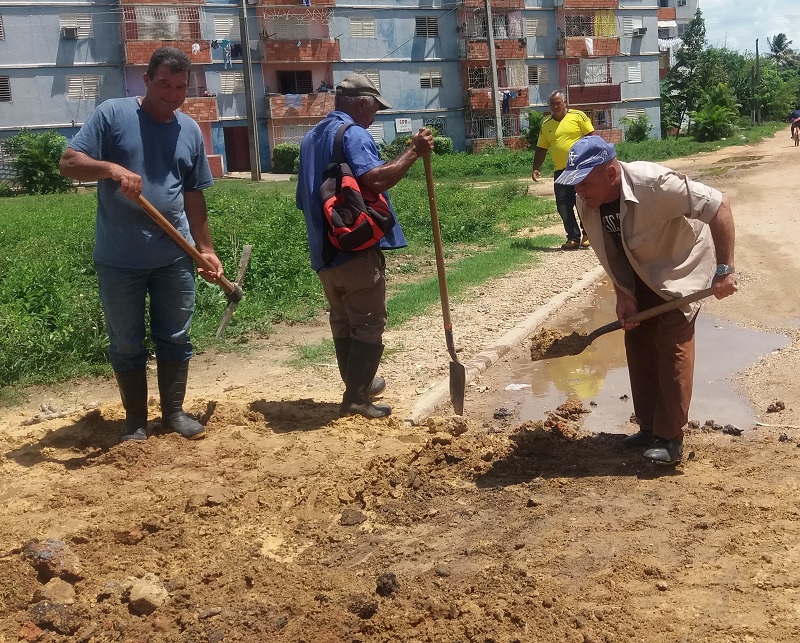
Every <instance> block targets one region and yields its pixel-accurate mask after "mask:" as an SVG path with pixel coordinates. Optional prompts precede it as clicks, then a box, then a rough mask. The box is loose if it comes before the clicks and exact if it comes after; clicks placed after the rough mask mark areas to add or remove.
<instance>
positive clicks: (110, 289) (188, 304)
mask: <svg viewBox="0 0 800 643" xmlns="http://www.w3.org/2000/svg"><path fill="white" fill-rule="evenodd" d="M95 270H97V280H98V282H99V283H100V301H101V302H102V304H103V312H104V313H105V317H106V330H107V331H108V339H109V347H108V357H109V359H110V361H111V366H112V368H113V369H114V370H115V371H132V370H135V369H137V368H142V367H144V365H145V364H146V363H147V348H146V347H145V335H146V329H145V303H146V298H147V295H149V296H150V336H151V338H152V340H153V343H154V344H155V348H156V359H157V360H158V361H160V362H162V361H163V362H184V361H186V360H188V359H190V358H191V356H192V343H191V341H190V340H189V325H190V323H191V321H192V313H193V312H194V289H195V284H194V264H193V263H192V260H191V259H190V258H189V257H188V256H187V257H184V258H182V259H180V260H179V261H176V262H175V263H173V264H170V265H169V266H164V267H163V268H153V269H148V270H135V269H130V268H113V267H111V266H106V265H103V264H99V263H95Z"/></svg>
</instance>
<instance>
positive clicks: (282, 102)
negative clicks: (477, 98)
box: [264, 92, 335, 119]
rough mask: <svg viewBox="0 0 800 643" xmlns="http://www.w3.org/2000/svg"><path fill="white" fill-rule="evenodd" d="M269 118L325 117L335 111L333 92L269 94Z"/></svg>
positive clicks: (267, 100)
mask: <svg viewBox="0 0 800 643" xmlns="http://www.w3.org/2000/svg"><path fill="white" fill-rule="evenodd" d="M264 98H265V99H266V102H267V118H301V117H309V118H319V119H322V118H324V117H325V116H326V115H327V114H328V112H331V111H333V103H334V100H335V97H334V94H333V93H327V92H319V93H317V94H267V95H266V96H265V97H264Z"/></svg>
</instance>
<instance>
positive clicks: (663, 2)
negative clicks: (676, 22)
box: [658, 0, 669, 9]
mask: <svg viewBox="0 0 800 643" xmlns="http://www.w3.org/2000/svg"><path fill="white" fill-rule="evenodd" d="M658 6H659V7H661V8H662V9H666V8H668V7H669V0H658Z"/></svg>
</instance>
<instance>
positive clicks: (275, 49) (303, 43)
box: [263, 38, 341, 64]
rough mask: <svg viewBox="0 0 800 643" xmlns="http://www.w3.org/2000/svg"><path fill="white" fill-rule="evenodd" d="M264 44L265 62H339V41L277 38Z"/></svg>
mask: <svg viewBox="0 0 800 643" xmlns="http://www.w3.org/2000/svg"><path fill="white" fill-rule="evenodd" d="M263 44H264V62H266V63H270V64H272V63H293V62H305V63H310V62H315V63H321V62H339V61H340V58H341V55H340V52H339V41H338V40H333V39H327V38H326V39H324V40H276V39H272V38H270V39H267V40H264V41H263Z"/></svg>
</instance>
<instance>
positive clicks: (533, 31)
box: [525, 18, 547, 38]
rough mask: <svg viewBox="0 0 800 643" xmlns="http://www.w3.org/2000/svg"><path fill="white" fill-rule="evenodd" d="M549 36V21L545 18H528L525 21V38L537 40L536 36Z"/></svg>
mask: <svg viewBox="0 0 800 643" xmlns="http://www.w3.org/2000/svg"><path fill="white" fill-rule="evenodd" d="M546 35H547V20H545V19H544V18H527V19H526V20H525V37H526V38H535V37H536V36H546Z"/></svg>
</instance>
